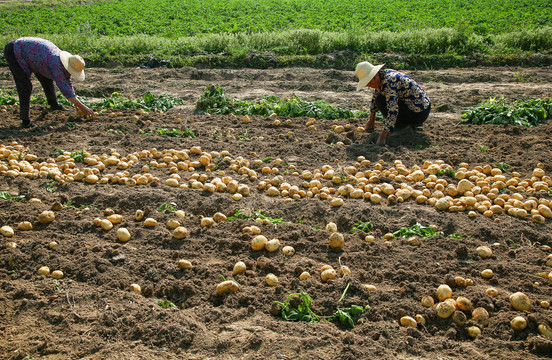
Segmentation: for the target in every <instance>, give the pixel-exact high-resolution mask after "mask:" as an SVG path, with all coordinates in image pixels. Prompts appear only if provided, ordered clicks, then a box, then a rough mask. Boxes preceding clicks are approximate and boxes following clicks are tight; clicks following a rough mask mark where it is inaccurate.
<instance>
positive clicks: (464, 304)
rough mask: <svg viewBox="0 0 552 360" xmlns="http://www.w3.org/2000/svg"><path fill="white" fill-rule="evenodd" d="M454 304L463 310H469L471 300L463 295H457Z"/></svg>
mask: <svg viewBox="0 0 552 360" xmlns="http://www.w3.org/2000/svg"><path fill="white" fill-rule="evenodd" d="M456 306H457V307H458V308H459V309H460V310H464V311H470V310H471V309H472V302H471V301H470V299H468V298H466V297H464V296H459V297H458V298H457V299H456Z"/></svg>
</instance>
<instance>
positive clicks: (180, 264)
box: [177, 259, 192, 269]
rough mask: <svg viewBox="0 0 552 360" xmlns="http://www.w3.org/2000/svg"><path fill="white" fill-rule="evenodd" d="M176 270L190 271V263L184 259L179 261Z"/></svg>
mask: <svg viewBox="0 0 552 360" xmlns="http://www.w3.org/2000/svg"><path fill="white" fill-rule="evenodd" d="M177 265H178V268H179V269H191V268H192V263H191V262H190V261H188V260H184V259H180V260H178V263H177Z"/></svg>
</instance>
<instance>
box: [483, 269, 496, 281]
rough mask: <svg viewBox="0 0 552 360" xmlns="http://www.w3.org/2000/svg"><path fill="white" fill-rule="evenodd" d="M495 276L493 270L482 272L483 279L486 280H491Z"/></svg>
mask: <svg viewBox="0 0 552 360" xmlns="http://www.w3.org/2000/svg"><path fill="white" fill-rule="evenodd" d="M493 275H494V273H493V271H492V270H491V269H485V270H483V271H481V277H482V278H484V279H490V278H492V277H493Z"/></svg>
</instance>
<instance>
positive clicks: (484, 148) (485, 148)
mask: <svg viewBox="0 0 552 360" xmlns="http://www.w3.org/2000/svg"><path fill="white" fill-rule="evenodd" d="M479 150H480V151H482V152H487V151H488V150H489V149H488V148H487V147H486V146H485V145H481V146H480V147H479Z"/></svg>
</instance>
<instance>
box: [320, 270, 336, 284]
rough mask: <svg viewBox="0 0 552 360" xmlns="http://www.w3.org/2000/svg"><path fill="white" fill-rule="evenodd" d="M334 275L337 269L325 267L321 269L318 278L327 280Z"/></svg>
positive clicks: (333, 277)
mask: <svg viewBox="0 0 552 360" xmlns="http://www.w3.org/2000/svg"><path fill="white" fill-rule="evenodd" d="M336 276H337V271H335V269H327V270H324V271H322V273H321V274H320V278H321V279H322V281H323V282H327V281H328V280H332V279H335V278H336Z"/></svg>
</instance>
